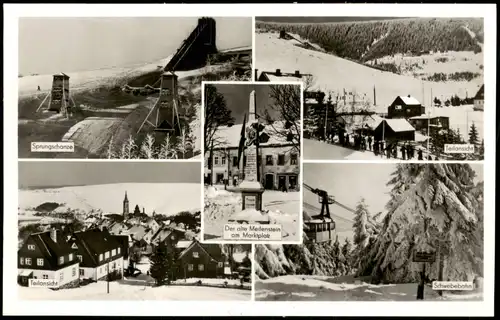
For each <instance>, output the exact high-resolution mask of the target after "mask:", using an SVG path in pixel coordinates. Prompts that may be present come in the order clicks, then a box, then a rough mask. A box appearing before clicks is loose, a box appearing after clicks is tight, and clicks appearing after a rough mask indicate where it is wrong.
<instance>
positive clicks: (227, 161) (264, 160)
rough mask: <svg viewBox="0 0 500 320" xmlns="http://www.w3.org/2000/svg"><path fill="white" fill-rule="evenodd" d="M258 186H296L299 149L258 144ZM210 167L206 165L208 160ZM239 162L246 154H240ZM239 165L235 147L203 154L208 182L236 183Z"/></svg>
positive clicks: (267, 187) (239, 174)
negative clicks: (211, 157) (204, 155)
mask: <svg viewBox="0 0 500 320" xmlns="http://www.w3.org/2000/svg"><path fill="white" fill-rule="evenodd" d="M257 160H258V161H257V162H258V167H259V172H260V182H261V184H262V186H263V187H264V188H266V189H269V190H282V189H283V187H285V188H287V189H288V190H296V189H299V173H300V166H299V160H300V157H299V153H298V152H297V151H294V148H293V146H292V145H266V146H261V147H259V157H258V159H257ZM210 162H211V166H212V168H213V169H210V165H209V163H210ZM242 162H243V166H244V165H245V164H246V157H243V161H242ZM243 166H240V165H239V163H238V148H237V147H232V148H227V149H224V150H220V149H219V150H214V152H213V159H211V161H210V157H209V155H208V154H207V156H206V158H205V170H204V172H205V175H206V179H207V181H210V180H211V181H212V184H224V183H225V180H228V183H229V185H230V186H237V185H238V184H239V182H240V181H241V179H243V170H242V168H243ZM240 167H241V168H240Z"/></svg>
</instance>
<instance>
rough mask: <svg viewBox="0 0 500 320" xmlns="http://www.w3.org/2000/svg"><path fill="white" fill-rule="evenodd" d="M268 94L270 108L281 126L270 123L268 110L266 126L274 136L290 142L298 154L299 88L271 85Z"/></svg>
mask: <svg viewBox="0 0 500 320" xmlns="http://www.w3.org/2000/svg"><path fill="white" fill-rule="evenodd" d="M270 88H271V91H270V93H269V95H270V98H271V99H272V100H273V101H272V103H271V105H270V108H271V109H272V110H274V111H275V112H276V114H277V116H278V119H276V120H279V121H280V122H281V123H282V124H283V125H280V126H277V125H275V124H274V121H272V117H271V115H270V113H269V110H266V111H265V115H266V118H267V119H268V123H269V124H268V126H269V127H271V128H272V129H273V131H274V133H275V134H277V135H279V136H281V137H282V138H283V139H284V140H286V141H288V142H290V143H291V144H292V145H293V147H292V149H293V150H295V151H297V152H299V153H300V130H301V122H300V119H301V115H300V87H299V86H297V85H291V84H284V85H283V84H281V85H271V86H270Z"/></svg>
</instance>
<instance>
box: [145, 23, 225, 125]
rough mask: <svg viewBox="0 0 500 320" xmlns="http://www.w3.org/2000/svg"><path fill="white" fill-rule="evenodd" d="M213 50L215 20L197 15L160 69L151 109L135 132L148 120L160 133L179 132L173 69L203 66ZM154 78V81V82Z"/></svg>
mask: <svg viewBox="0 0 500 320" xmlns="http://www.w3.org/2000/svg"><path fill="white" fill-rule="evenodd" d="M214 53H217V47H216V45H215V20H214V19H213V18H200V19H198V25H197V26H196V27H195V29H194V30H193V31H192V32H191V34H190V35H189V37H188V38H187V39H186V40H184V41H183V42H182V44H181V46H180V47H179V49H178V50H177V52H176V53H175V54H174V55H173V57H172V59H171V60H170V61H169V62H168V63H167V65H166V66H165V68H164V70H163V71H164V73H163V74H162V75H161V77H160V79H158V81H160V90H159V91H160V94H159V97H158V99H157V100H156V102H155V104H154V105H153V108H151V110H150V112H149V113H148V115H147V116H146V118H145V119H144V121H143V122H142V124H141V126H140V127H139V130H137V133H139V132H140V131H141V130H142V128H143V127H144V125H145V124H146V123H148V124H149V125H151V126H153V127H154V128H155V131H160V132H172V131H173V132H176V131H177V130H178V132H180V130H181V125H180V116H179V112H178V107H179V105H180V102H179V94H178V85H177V82H178V81H177V80H178V77H177V75H176V74H175V71H185V70H193V69H197V68H201V67H203V66H205V65H206V63H207V59H208V57H209V56H210V55H211V54H214ZM158 81H157V82H158Z"/></svg>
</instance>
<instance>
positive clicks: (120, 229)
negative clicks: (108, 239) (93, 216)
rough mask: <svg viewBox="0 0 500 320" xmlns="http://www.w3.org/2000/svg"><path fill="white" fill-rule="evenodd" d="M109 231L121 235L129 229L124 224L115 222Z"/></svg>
mask: <svg viewBox="0 0 500 320" xmlns="http://www.w3.org/2000/svg"><path fill="white" fill-rule="evenodd" d="M107 229H108V231H109V233H111V234H114V235H120V234H125V232H126V231H127V230H128V229H129V227H128V226H127V225H126V224H125V223H123V222H115V223H113V224H112V225H111V226H110V227H109V228H107Z"/></svg>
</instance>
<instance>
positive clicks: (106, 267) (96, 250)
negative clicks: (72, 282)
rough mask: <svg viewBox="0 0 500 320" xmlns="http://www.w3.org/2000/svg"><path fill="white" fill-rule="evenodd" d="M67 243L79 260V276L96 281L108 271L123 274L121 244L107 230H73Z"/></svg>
mask: <svg viewBox="0 0 500 320" xmlns="http://www.w3.org/2000/svg"><path fill="white" fill-rule="evenodd" d="M68 245H69V246H70V248H71V250H72V253H73V254H74V255H75V256H76V257H77V260H78V261H79V262H80V274H79V276H80V278H82V279H92V280H95V281H97V280H101V279H103V278H105V277H106V276H107V275H108V273H110V272H114V271H118V272H120V273H121V274H123V255H124V254H123V252H122V244H121V243H120V242H119V241H117V239H116V238H115V237H114V236H113V235H111V234H109V233H108V232H107V231H102V230H99V229H93V230H88V231H83V232H75V233H74V234H73V235H72V236H71V238H69V240H68Z"/></svg>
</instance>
